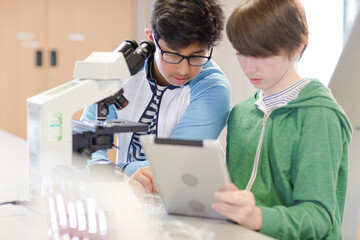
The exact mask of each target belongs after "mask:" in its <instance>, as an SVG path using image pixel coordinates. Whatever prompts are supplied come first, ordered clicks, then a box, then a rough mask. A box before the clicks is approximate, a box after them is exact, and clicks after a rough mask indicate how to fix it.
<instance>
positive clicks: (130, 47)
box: [113, 39, 138, 58]
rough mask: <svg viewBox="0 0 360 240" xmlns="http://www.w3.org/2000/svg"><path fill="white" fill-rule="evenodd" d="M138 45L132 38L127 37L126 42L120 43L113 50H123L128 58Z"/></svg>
mask: <svg viewBox="0 0 360 240" xmlns="http://www.w3.org/2000/svg"><path fill="white" fill-rule="evenodd" d="M137 47H138V44H137V43H136V42H135V41H134V40H131V39H126V40H125V41H124V42H122V43H120V44H119V45H118V46H117V47H116V48H115V49H114V51H113V52H122V53H123V54H124V56H125V58H127V57H128V56H129V55H130V54H132V53H133V52H134V50H135V49H136V48H137Z"/></svg>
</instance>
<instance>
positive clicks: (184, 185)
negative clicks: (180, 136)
mask: <svg viewBox="0 0 360 240" xmlns="http://www.w3.org/2000/svg"><path fill="white" fill-rule="evenodd" d="M140 141H141V144H142V146H143V148H144V151H145V155H146V158H147V160H148V161H149V164H150V167H151V170H152V173H153V177H154V181H155V185H156V187H157V189H158V192H159V195H160V198H161V201H162V203H163V205H164V208H165V210H166V211H167V213H168V214H179V215H187V216H196V217H206V218H216V219H227V218H226V217H224V216H222V215H220V214H218V213H217V212H216V211H215V210H213V209H212V208H211V204H212V203H213V201H214V200H215V197H214V194H215V192H216V191H218V190H219V189H220V188H224V189H226V188H230V184H231V181H230V177H229V173H228V170H227V167H226V164H225V159H224V154H223V151H222V149H221V145H220V142H219V141H218V140H204V141H192V140H175V139H159V138H155V137H154V136H151V135H144V136H141V137H140Z"/></svg>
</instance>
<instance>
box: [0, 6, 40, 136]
mask: <svg viewBox="0 0 360 240" xmlns="http://www.w3.org/2000/svg"><path fill="white" fill-rule="evenodd" d="M45 6H46V5H45V0H11V1H8V0H0V128H1V129H3V130H5V131H8V132H10V133H13V134H15V135H17V136H20V137H22V138H26V99H27V98H28V97H31V96H33V95H35V94H38V93H40V92H42V91H44V90H45V89H46V87H45V82H44V78H45V74H46V65H45V66H44V62H45V61H46V60H45V59H44V57H46V56H44V51H45V49H46V44H45V34H46V31H45V24H44V23H45V22H46V20H45V13H46V9H45ZM37 52H38V57H39V58H38V64H39V66H37V65H36V55H37V54H36V53H37ZM40 55H41V56H40ZM40 63H41V65H40Z"/></svg>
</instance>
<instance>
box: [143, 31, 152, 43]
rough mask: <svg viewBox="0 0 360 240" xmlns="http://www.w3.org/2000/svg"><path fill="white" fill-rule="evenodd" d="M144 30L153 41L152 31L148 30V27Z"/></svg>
mask: <svg viewBox="0 0 360 240" xmlns="http://www.w3.org/2000/svg"><path fill="white" fill-rule="evenodd" d="M144 32H145V34H146V35H147V38H148V39H149V40H150V41H152V42H154V36H153V34H152V31H151V30H150V28H146V29H145V31H144Z"/></svg>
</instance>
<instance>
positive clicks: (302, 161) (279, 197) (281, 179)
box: [226, 80, 352, 240]
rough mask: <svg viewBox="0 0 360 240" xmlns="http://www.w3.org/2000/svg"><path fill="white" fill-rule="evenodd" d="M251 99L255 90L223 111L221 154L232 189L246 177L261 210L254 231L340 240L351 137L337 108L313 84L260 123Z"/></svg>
mask: <svg viewBox="0 0 360 240" xmlns="http://www.w3.org/2000/svg"><path fill="white" fill-rule="evenodd" d="M258 98H259V91H257V92H255V94H254V95H253V96H252V97H250V98H248V99H246V100H244V101H242V102H240V103H239V104H238V105H237V106H235V107H234V108H233V110H232V111H231V114H230V117H229V122H228V131H227V132H228V135H227V149H226V152H227V154H226V155H227V164H228V168H229V172H230V175H231V179H232V181H233V182H234V184H235V185H236V186H237V187H238V188H239V189H246V187H247V186H248V183H249V181H250V178H251V176H253V178H254V182H253V184H252V185H251V184H250V186H251V188H250V189H249V190H250V191H252V192H253V193H254V195H255V200H256V204H257V206H259V207H260V208H261V210H262V215H263V225H262V228H261V229H260V232H261V233H263V234H266V235H269V236H272V237H275V238H278V239H337V240H338V239H341V238H342V237H341V225H342V217H343V211H344V203H345V195H346V187H347V172H348V144H349V142H350V139H351V132H352V130H351V125H350V123H349V120H348V118H347V116H346V115H345V113H344V111H343V109H342V108H341V106H339V105H338V104H337V103H336V100H335V99H334V97H333V96H332V94H331V92H330V90H329V89H328V88H326V87H325V86H324V85H322V84H321V83H320V82H319V81H317V80H312V81H311V82H310V83H308V84H307V85H306V86H305V87H304V88H303V89H302V90H301V91H300V93H299V95H298V97H297V98H296V99H294V100H292V101H290V102H288V104H287V105H286V106H282V107H279V108H277V109H275V110H273V111H272V112H271V113H270V115H268V116H266V115H265V114H264V112H262V111H261V110H260V109H258V108H257V106H256V105H255V104H254V102H255V101H256V100H257V99H258ZM262 131H263V137H262V139H261V133H262ZM259 143H260V144H259ZM258 145H259V149H258ZM257 151H259V154H260V155H259V158H258V164H257V163H256V161H254V159H255V156H256V152H257ZM254 162H255V164H254ZM252 172H254V173H253V174H252Z"/></svg>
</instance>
